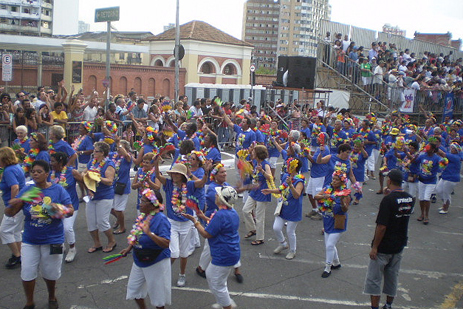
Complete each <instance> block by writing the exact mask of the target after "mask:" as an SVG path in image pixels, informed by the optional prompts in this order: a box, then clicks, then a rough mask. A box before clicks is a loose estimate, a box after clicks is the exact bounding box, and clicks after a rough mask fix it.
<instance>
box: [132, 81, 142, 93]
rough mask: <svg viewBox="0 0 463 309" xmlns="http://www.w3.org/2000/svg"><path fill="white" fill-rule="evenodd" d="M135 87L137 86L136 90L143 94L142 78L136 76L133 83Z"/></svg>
mask: <svg viewBox="0 0 463 309" xmlns="http://www.w3.org/2000/svg"><path fill="white" fill-rule="evenodd" d="M133 88H135V92H136V93H138V94H141V78H140V77H136V78H135V80H134V83H133Z"/></svg>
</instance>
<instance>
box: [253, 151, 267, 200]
mask: <svg viewBox="0 0 463 309" xmlns="http://www.w3.org/2000/svg"><path fill="white" fill-rule="evenodd" d="M266 165H269V164H268V162H267V160H264V161H262V163H261V166H262V169H263V170H264V171H265V166H266ZM269 166H270V165H269ZM255 172H256V171H254V174H255ZM256 181H257V182H258V183H259V184H260V186H259V187H258V188H257V189H255V190H251V191H250V192H249V196H250V197H252V198H253V199H254V200H255V201H257V202H270V201H271V200H272V196H271V195H270V194H268V195H265V194H263V193H262V191H261V190H263V189H267V188H268V185H267V180H266V178H265V176H264V174H262V173H258V174H257V179H256Z"/></svg>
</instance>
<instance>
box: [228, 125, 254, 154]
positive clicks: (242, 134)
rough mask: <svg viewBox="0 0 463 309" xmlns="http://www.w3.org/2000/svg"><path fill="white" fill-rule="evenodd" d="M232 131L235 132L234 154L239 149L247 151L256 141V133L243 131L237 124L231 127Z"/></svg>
mask: <svg viewBox="0 0 463 309" xmlns="http://www.w3.org/2000/svg"><path fill="white" fill-rule="evenodd" d="M233 129H234V130H235V132H236V149H235V150H236V152H238V150H240V149H248V148H249V147H250V146H251V144H252V143H253V142H255V141H256V133H255V132H254V131H253V130H251V129H248V130H246V131H243V129H242V128H241V127H240V126H239V125H237V124H235V125H234V126H233Z"/></svg>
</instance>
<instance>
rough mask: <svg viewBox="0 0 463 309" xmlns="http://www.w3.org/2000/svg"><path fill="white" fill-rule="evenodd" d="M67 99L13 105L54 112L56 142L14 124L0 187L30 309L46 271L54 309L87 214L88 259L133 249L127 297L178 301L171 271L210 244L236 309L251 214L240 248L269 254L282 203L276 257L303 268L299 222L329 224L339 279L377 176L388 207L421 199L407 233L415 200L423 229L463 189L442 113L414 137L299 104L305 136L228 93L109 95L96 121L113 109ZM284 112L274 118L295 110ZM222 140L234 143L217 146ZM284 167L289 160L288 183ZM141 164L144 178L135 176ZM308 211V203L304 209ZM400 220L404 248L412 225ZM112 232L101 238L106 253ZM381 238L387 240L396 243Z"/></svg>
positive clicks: (8, 238) (5, 232) (215, 274)
mask: <svg viewBox="0 0 463 309" xmlns="http://www.w3.org/2000/svg"><path fill="white" fill-rule="evenodd" d="M62 88H63V87H62V85H61V86H60V90H59V93H58V94H56V95H48V94H47V92H48V91H42V92H40V94H39V97H40V98H41V99H40V102H38V101H39V100H37V101H36V102H35V103H34V102H33V101H31V100H30V96H29V99H25V97H27V96H26V94H25V93H19V95H18V100H17V104H16V102H14V104H12V102H11V101H10V99H9V96H6V95H5V94H3V95H2V101H3V100H4V101H3V102H4V103H3V106H7V107H6V108H5V109H3V110H4V111H5V112H6V113H8V111H9V112H12V111H13V113H17V111H18V110H20V109H22V108H23V107H25V108H26V109H27V110H29V109H34V111H35V112H37V108H38V112H39V113H38V114H39V115H40V117H41V116H42V114H43V113H45V112H44V111H45V110H52V113H50V114H51V115H53V116H52V117H53V118H50V119H49V120H50V121H51V122H50V123H49V124H45V126H48V127H46V130H39V129H38V127H33V126H31V123H30V122H25V123H22V122H16V121H15V119H16V118H15V117H16V116H14V117H13V129H14V133H15V139H14V141H13V142H12V143H11V144H7V145H5V144H3V146H4V147H2V148H0V167H1V168H2V170H1V171H2V178H1V182H0V189H1V190H2V192H3V195H2V198H3V202H4V204H5V207H6V208H5V209H6V210H5V216H4V218H3V220H2V224H1V226H0V237H1V239H2V243H3V244H7V245H8V247H9V248H10V250H11V253H12V256H11V258H10V259H9V260H8V262H7V264H6V267H7V268H16V267H18V266H19V265H21V278H22V280H23V285H24V289H25V292H26V298H27V302H26V306H25V308H34V306H35V305H34V298H33V293H34V286H35V280H36V278H37V275H38V270H39V269H40V270H41V274H42V277H43V278H44V280H45V282H46V284H47V288H48V292H49V307H50V308H58V301H57V298H56V295H55V286H56V280H58V279H59V277H60V275H61V263H62V257H63V253H64V251H66V256H65V258H64V260H65V262H67V263H71V262H73V261H74V260H75V256H76V254H77V246H76V238H78V237H76V235H75V233H74V229H73V226H74V224H75V219H76V216H77V213H78V211H79V205H80V204H82V203H85V215H86V220H87V229H88V231H89V234H90V237H91V239H92V242H93V243H92V246H91V247H90V248H88V249H87V250H86V251H87V252H88V253H89V254H94V253H96V252H98V251H103V252H105V253H110V252H114V251H115V249H116V247H117V245H118V243H117V238H116V236H115V235H119V234H126V235H128V237H127V239H128V246H127V247H126V248H124V249H122V251H120V252H119V254H118V255H119V256H126V255H127V253H129V252H131V251H133V252H134V254H133V259H134V262H133V266H132V269H131V271H130V278H129V281H128V286H127V296H126V297H127V299H134V300H135V301H136V303H137V305H138V306H139V308H146V304H145V298H146V296H148V295H149V297H150V302H151V304H152V305H153V306H155V307H156V308H164V306H165V305H170V304H171V303H172V300H171V281H172V274H171V272H172V269H171V265H172V264H173V263H174V262H175V260H177V259H179V264H180V265H179V275H178V277H177V282H176V285H177V286H179V287H184V286H186V284H187V278H186V268H187V263H188V257H189V256H190V255H191V254H192V252H193V251H194V250H195V248H197V247H199V246H200V244H201V242H200V236H202V237H204V238H205V239H206V241H204V246H203V249H202V252H201V258H200V261H199V265H197V267H196V273H197V274H198V275H200V276H201V277H204V278H206V279H207V282H208V284H209V287H210V290H211V292H212V294H213V295H214V296H215V299H216V302H217V304H218V307H223V308H232V307H235V306H236V304H235V302H234V301H233V300H232V299H231V298H230V295H229V293H228V288H227V278H228V276H229V274H230V272H231V270H232V269H233V271H234V276H235V278H236V280H237V281H238V282H240V283H242V282H243V280H244V277H243V275H242V273H241V271H240V266H241V254H240V252H241V246H242V245H243V242H242V241H241V237H240V235H239V233H238V228H239V223H240V219H239V216H240V215H241V216H242V217H243V219H244V222H245V231H246V233H245V234H244V235H241V236H242V237H243V238H245V239H249V240H252V241H251V242H249V243H250V244H251V245H253V246H262V245H264V246H265V241H266V237H265V231H266V228H265V222H266V219H265V215H266V212H268V211H269V210H268V209H269V208H270V209H272V210H273V207H270V205H276V207H275V211H274V214H275V219H274V223H273V231H274V233H275V238H276V239H277V241H278V246H277V247H276V248H275V249H274V251H273V252H274V253H275V254H280V253H282V252H283V251H287V254H286V256H285V258H286V259H288V260H291V259H294V258H296V254H297V238H296V232H297V225H298V223H299V222H300V221H302V219H303V217H304V215H305V216H306V217H309V218H310V219H312V220H323V230H322V233H324V237H325V247H326V250H325V268H324V270H323V272H322V273H321V276H322V277H323V278H328V277H330V276H331V274H332V270H336V269H339V268H341V258H340V256H341V255H340V254H339V252H338V250H337V247H336V245H337V243H338V241H339V239H340V237H341V236H342V234H343V233H344V232H345V231H346V230H347V226H348V217H349V215H348V214H349V212H350V209H351V206H352V205H358V204H360V203H362V198H363V190H362V187H363V184H364V182H366V181H370V182H371V181H373V180H375V179H376V177H378V191H377V194H385V195H387V196H389V194H392V193H394V192H396V191H397V190H399V188H400V190H402V180H403V188H404V190H406V191H407V192H409V193H407V194H409V195H410V197H411V198H410V200H408V199H407V200H406V201H407V202H406V204H407V205H408V206H407V207H409V208H408V210H407V212H406V213H405V212H404V213H402V215H401V216H402V217H404V218H406V220H407V221H406V223H408V218H409V216H410V213H411V210H412V208H413V203H414V202H415V201H416V202H417V203H418V204H419V205H420V214H419V217H418V218H417V220H418V221H421V222H422V223H423V224H425V225H428V224H429V222H430V217H431V216H432V215H433V213H432V212H430V204H431V203H432V202H433V201H435V199H436V197H438V198H439V199H440V201H442V207H441V209H440V210H439V212H438V213H439V214H442V215H445V214H447V213H448V212H449V211H450V206H451V195H452V191H453V189H454V187H455V185H456V184H457V183H458V182H459V181H460V174H459V173H454V171H455V170H458V171H459V170H460V168H461V159H462V156H461V154H462V153H461V144H462V142H463V139H462V136H463V122H462V121H461V120H453V119H446V120H445V122H442V123H438V122H437V120H436V118H435V116H434V115H432V114H431V113H425V116H426V123H425V125H424V126H419V125H418V123H415V122H413V121H410V120H409V118H408V117H407V115H403V114H401V113H399V112H397V111H394V112H392V113H391V114H390V115H388V116H387V117H386V118H385V119H384V120H383V121H380V120H379V119H378V118H377V116H376V115H375V114H374V113H370V114H368V115H366V117H365V118H364V119H359V118H358V117H355V116H354V115H352V114H351V113H350V111H349V110H346V109H342V110H337V109H334V108H331V107H328V108H327V107H326V106H325V105H324V102H317V103H318V104H317V106H316V107H314V108H310V109H306V110H304V111H302V110H301V109H300V106H298V104H297V102H293V103H291V104H288V106H290V109H293V112H296V113H299V117H298V118H299V120H298V121H299V122H298V124H297V128H298V129H292V130H290V129H288V130H282V129H280V128H279V125H280V117H279V111H278V110H277V111H272V112H271V113H269V114H266V113H265V112H264V111H260V112H257V108H256V107H255V106H251V104H249V103H247V102H246V101H242V102H240V103H239V104H236V105H234V104H233V103H231V102H222V101H221V100H220V98H217V97H215V98H213V99H195V100H194V101H193V102H194V103H193V104H192V106H191V107H189V106H188V104H187V101H188V98H186V97H185V96H182V97H181V98H179V101H178V102H170V101H168V100H164V99H163V98H161V100H159V99H155V100H154V101H153V102H149V104H148V103H147V102H146V101H145V100H144V99H143V98H139V97H137V94H136V93H134V92H130V93H129V94H128V95H127V96H116V97H114V103H110V104H109V105H108V106H107V110H106V112H104V110H103V113H101V115H100V114H98V113H99V112H98V109H99V108H98V107H97V106H102V104H103V103H102V101H103V100H100V99H99V98H98V96H97V94H96V93H95V92H94V93H93V94H92V95H91V96H90V97H89V98H84V97H83V96H82V93H81V91H79V92H78V93H77V94H76V95H74V94H72V90H71V95H70V101H69V102H68V103H65V102H63V97H64V98H65V97H66V95H65V93H66V92H65V91H64V90H63V89H62ZM63 94H64V95H63ZM21 97H22V98H23V99H21ZM60 97H61V99H60ZM5 98H7V99H5ZM42 99H43V100H45V101H42ZM37 102H38V103H37ZM41 102H44V103H41ZM280 104H281V105H283V106H280V107H279V108H282V109H283V110H285V109H287V108H288V106H285V104H284V103H280ZM185 105H186V106H185ZM231 106H233V108H230V107H231ZM76 110H77V111H78V112H76ZM93 111H95V113H94V114H93ZM90 112H91V114H89V113H90ZM55 114H56V115H57V116H56V117H55V116H54V115H55ZM68 114H80V115H81V116H82V118H80V119H78V120H77V119H76V118H72V123H71V124H69V123H68V124H66V119H71V118H70V117H68ZM60 115H61V116H60ZM89 115H90V116H89ZM88 117H90V118H88ZM8 119H9V117H8ZM58 119H61V120H62V122H60V121H57V120H58ZM128 119H130V121H127V120H128ZM74 123H75V124H74ZM73 125H75V127H74V129H70V130H69V126H73ZM295 127H296V126H292V128H295ZM34 128H36V129H35V130H34ZM217 128H219V130H217ZM220 129H221V130H220ZM224 132H228V133H224ZM221 134H223V135H227V134H229V137H228V136H227V137H226V138H225V140H223V142H222V143H219V142H218V141H219V140H220V138H221ZM222 137H223V136H222ZM227 146H228V147H234V153H235V166H236V170H237V171H238V173H237V176H236V179H230V178H231V177H227V169H226V168H225V166H224V165H223V164H222V157H221V150H224V149H225V148H226V147H227ZM280 157H281V159H282V160H283V162H284V164H283V166H282V168H281V171H280V173H279V174H277V165H276V163H277V161H278V160H279V159H280ZM169 160H172V161H171V162H172V164H171V167H170V169H169V170H168V171H167V174H163V173H161V171H160V168H159V165H160V162H161V161H167V162H170V161H169ZM378 163H379V164H378ZM132 168H133V169H135V170H136V174H135V177H133V179H131V177H130V171H131V170H132ZM398 175H400V177H399V176H398ZM385 180H386V184H387V186H386V187H385V186H384V181H385ZM132 190H134V191H136V194H137V213H138V217H137V218H136V222H135V224H134V225H133V228H132V230H131V231H128V229H127V228H126V226H127V224H128V226H131V225H132V224H131V222H127V220H126V217H125V215H124V213H125V211H126V207H127V202H128V197H129V195H130V193H131V192H132ZM391 190H392V191H393V192H392V193H391ZM394 194H395V193H394ZM394 194H393V196H394ZM305 196H307V199H306V198H305ZM387 196H386V197H387ZM407 196H408V195H407ZM386 197H385V199H386ZM239 198H242V202H243V205H244V206H243V208H242V210H241V211H237V209H235V206H236V205H237V202H238V199H239ZM272 201H273V204H272ZM386 204H387V203H386ZM304 205H308V206H309V207H308V209H309V211H308V212H306V213H304V208H305V207H304ZM386 206H387V205H386ZM386 206H384V207H386ZM386 208H387V207H386ZM401 209H402V210H403V208H401ZM385 211H386V210H382V212H381V211H380V213H381V216H379V217H378V220H377V223H378V225H379V226H387V225H388V224H390V221H388V220H387V219H384V218H385V217H387V216H388V214H389V213H384V212H385ZM240 212H241V213H240ZM239 213H240V214H239ZM112 216H113V217H114V219H113V218H112ZM404 220H405V219H404ZM112 221H113V222H115V223H112ZM401 224H402V228H401V231H400V233H401V234H400V236H401V237H403V233H405V236H406V232H407V228H406V224H405V223H404V222H402V223H401ZM404 224H405V228H403V225H404ZM23 226H24V232H23V233H21V231H22V230H23ZM285 226H286V237H285V234H284V233H283V229H284V227H285ZM377 233H379V232H378V229H377ZM101 234H104V235H105V236H106V237H105V240H106V241H105V242H104V243H103V242H102V241H101V239H100V235H101ZM378 235H380V234H378ZM380 236H381V239H382V238H384V237H386V239H387V240H388V241H390V242H391V241H392V242H394V241H395V240H396V239H395V238H394V237H398V236H394V235H392V236H390V235H388V234H387V233H386V236H384V233H383V234H381V235H380ZM388 237H392V239H390V238H388ZM375 239H379V236H375ZM381 239H379V240H378V241H376V242H374V245H373V247H374V249H375V250H376V251H374V252H373V250H372V253H371V254H370V256H371V257H372V259H376V258H377V257H378V255H379V254H380V253H385V254H387V253H389V252H388V251H387V250H386V251H381V250H382V247H381V246H380V244H381ZM401 239H402V238H401ZM405 243H406V242H405ZM63 244H67V245H66V246H64V245H63ZM402 245H403V246H404V243H403V241H402V242H401V245H400V246H398V247H400V250H399V251H397V250H395V249H396V247H394V248H395V249H394V250H395V251H394V252H392V253H394V254H399V253H400V252H401V250H402V249H403V246H402ZM375 246H376V247H375ZM66 247H67V248H66ZM395 263H396V264H395V267H398V265H397V260H395ZM385 264H387V263H385ZM399 264H400V259H399ZM383 266H384V265H383ZM386 267H388V266H387V265H386ZM373 271H374V269H372V270H371V272H370V270H369V277H367V282H369V285H368V286H366V288H365V291H366V293H368V294H371V295H373V296H374V297H377V296H378V293H379V294H380V292H377V290H378V289H377V288H375V287H373V286H372V281H374V283H377V281H378V277H377V276H376V277H372V276H373V275H371V273H373ZM368 280H370V281H368ZM380 280H381V278H380ZM389 280H392V281H394V280H397V278H395V279H394V278H392V279H391V278H389ZM388 282H389V281H388ZM395 283H397V282H396V281H395ZM367 287H368V288H367ZM395 287H396V285H395ZM394 293H395V290H394V285H392V286H391V287H390V288H389V289H388V290H387V294H388V304H389V305H390V303H392V300H391V298H390V297H392V298H393V296H395V294H394ZM374 300H375V302H376V300H377V301H379V299H378V298H374ZM372 304H373V297H372ZM372 308H377V306H376V305H372ZM386 308H388V307H386Z"/></svg>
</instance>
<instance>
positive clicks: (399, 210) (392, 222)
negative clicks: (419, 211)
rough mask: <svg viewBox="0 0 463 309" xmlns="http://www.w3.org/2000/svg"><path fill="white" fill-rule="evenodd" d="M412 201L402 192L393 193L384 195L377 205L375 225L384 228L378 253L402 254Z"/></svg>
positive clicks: (412, 205) (410, 197) (405, 242)
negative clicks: (383, 226)
mask: <svg viewBox="0 0 463 309" xmlns="http://www.w3.org/2000/svg"><path fill="white" fill-rule="evenodd" d="M414 204H415V202H414V200H413V198H412V196H411V195H410V194H408V193H407V192H403V191H393V192H391V193H390V194H389V195H386V196H385V197H384V198H383V200H382V201H381V204H380V205H379V212H378V217H377V218H376V224H381V225H385V226H386V232H385V234H384V237H383V239H382V240H381V243H380V244H379V246H378V252H379V253H385V254H396V253H400V252H402V250H403V248H404V247H405V246H406V245H407V240H408V236H407V235H408V221H409V219H410V215H411V213H412V211H413V207H414Z"/></svg>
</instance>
